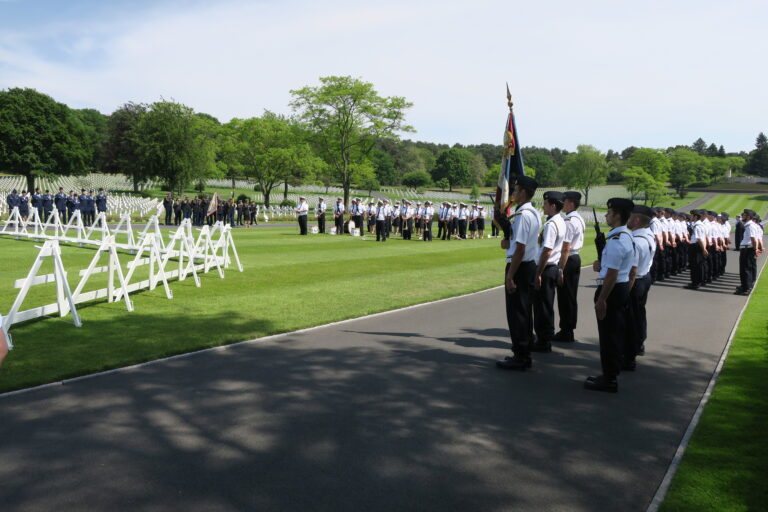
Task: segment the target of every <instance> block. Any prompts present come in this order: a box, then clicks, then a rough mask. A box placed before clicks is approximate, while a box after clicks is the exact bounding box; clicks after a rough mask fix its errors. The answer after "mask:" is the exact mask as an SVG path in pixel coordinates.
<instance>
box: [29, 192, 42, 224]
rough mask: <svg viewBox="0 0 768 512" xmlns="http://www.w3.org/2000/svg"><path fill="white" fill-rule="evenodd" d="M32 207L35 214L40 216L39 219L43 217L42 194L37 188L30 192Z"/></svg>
mask: <svg viewBox="0 0 768 512" xmlns="http://www.w3.org/2000/svg"><path fill="white" fill-rule="evenodd" d="M32 208H34V209H35V210H37V216H38V217H40V219H42V218H43V194H42V193H41V192H40V189H39V188H36V189H35V192H34V193H33V194H32Z"/></svg>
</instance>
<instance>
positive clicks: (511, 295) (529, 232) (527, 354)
mask: <svg viewBox="0 0 768 512" xmlns="http://www.w3.org/2000/svg"><path fill="white" fill-rule="evenodd" d="M537 188H538V183H536V180H534V179H533V178H530V177H528V176H520V177H518V178H517V181H516V183H515V186H514V189H513V193H512V198H513V200H514V202H515V204H516V205H517V207H516V208H515V212H514V214H513V215H512V222H511V223H510V224H509V229H508V233H509V235H508V237H507V238H505V239H504V240H502V242H501V247H502V249H505V250H506V252H507V257H506V259H507V265H506V268H505V269H504V290H505V299H506V310H507V324H508V326H509V335H510V338H511V339H512V353H513V355H512V357H505V358H504V359H502V360H500V361H496V366H497V367H499V368H502V369H506V370H517V371H525V370H526V369H527V368H530V367H531V366H532V360H531V344H532V343H533V309H532V308H533V306H532V303H531V292H532V289H533V280H534V277H535V275H536V252H537V245H538V244H537V240H538V236H539V230H540V229H541V218H540V217H539V212H537V211H536V210H535V209H534V208H533V205H532V204H531V198H533V194H534V193H536V189H537ZM506 234H507V230H505V235H506Z"/></svg>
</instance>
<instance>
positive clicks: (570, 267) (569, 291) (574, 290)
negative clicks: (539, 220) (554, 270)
mask: <svg viewBox="0 0 768 512" xmlns="http://www.w3.org/2000/svg"><path fill="white" fill-rule="evenodd" d="M563 200H564V205H563V211H564V212H565V219H564V221H565V237H564V238H563V248H562V250H561V252H560V261H559V262H558V268H559V274H560V275H559V276H558V277H559V278H558V288H557V310H558V313H559V314H560V330H559V331H558V332H557V333H556V334H555V336H554V338H552V341H565V342H573V341H574V337H573V332H574V331H575V330H576V321H577V319H578V315H579V307H578V301H577V296H578V291H579V277H580V276H581V256H579V251H581V248H582V247H583V246H584V230H585V229H586V224H585V222H584V219H583V218H582V217H581V215H579V212H578V209H579V205H580V204H581V194H580V193H579V192H577V191H575V190H569V191H567V192H564V193H563Z"/></svg>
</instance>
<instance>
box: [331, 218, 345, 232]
mask: <svg viewBox="0 0 768 512" xmlns="http://www.w3.org/2000/svg"><path fill="white" fill-rule="evenodd" d="M333 222H334V224H335V225H336V234H337V235H343V234H344V216H343V215H339V216H338V217H336V216H334V218H333Z"/></svg>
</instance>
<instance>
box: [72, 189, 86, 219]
mask: <svg viewBox="0 0 768 512" xmlns="http://www.w3.org/2000/svg"><path fill="white" fill-rule="evenodd" d="M75 212H80V222H82V221H83V203H82V201H80V196H78V195H77V194H73V195H72V213H70V215H69V220H72V218H73V217H74V215H75Z"/></svg>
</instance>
